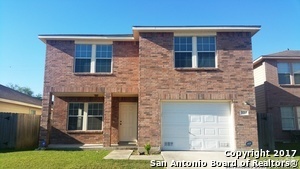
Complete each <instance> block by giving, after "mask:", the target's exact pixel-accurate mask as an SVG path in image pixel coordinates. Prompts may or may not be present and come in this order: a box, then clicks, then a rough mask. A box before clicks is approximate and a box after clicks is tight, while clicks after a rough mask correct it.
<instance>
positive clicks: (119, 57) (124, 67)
mask: <svg viewBox="0 0 300 169" xmlns="http://www.w3.org/2000/svg"><path fill="white" fill-rule="evenodd" d="M138 47H139V46H138V42H118V41H116V42H114V43H113V74H112V75H105V76H100V75H84V74H83V75H80V74H74V72H73V66H74V64H73V63H74V52H75V42H74V41H59V40H51V41H47V49H46V66H45V79H44V95H43V112H42V119H41V132H40V139H41V140H46V141H47V143H49V133H51V137H53V132H50V130H51V127H50V125H49V124H50V123H47V122H48V120H49V121H50V118H49V117H50V112H51V107H50V106H49V105H51V98H52V93H54V94H55V93H86V92H88V93H95V94H98V95H99V96H101V95H102V97H103V96H105V97H109V95H110V94H111V93H112V92H114V93H136V94H137V93H138V81H139V77H138V74H139V67H138V60H139V58H138ZM62 99H63V98H62ZM102 100H103V99H102ZM56 101H57V102H58V103H56V104H62V109H63V111H62V112H59V113H61V114H60V115H54V113H55V112H57V111H56V109H57V107H54V111H53V120H54V121H56V120H57V119H56V118H62V119H60V120H63V121H64V123H62V125H64V126H61V127H60V129H62V128H64V129H62V131H63V133H66V132H65V129H66V123H65V121H66V115H67V104H66V103H60V102H61V100H60V99H56V100H55V102H56ZM56 104H54V105H56ZM109 104H110V103H108V105H109ZM105 112H111V106H110V107H107V106H106V109H105ZM61 115H64V116H61ZM106 117H109V116H105V118H106ZM110 119H111V118H108V119H107V120H108V121H110ZM105 124H107V123H105ZM109 124H110V123H109ZM104 128H105V129H107V130H104V131H103V132H104V134H108V135H110V126H107V125H104ZM54 132H55V131H54ZM107 132H108V133H107ZM102 134H103V133H102ZM102 134H101V135H100V136H99V135H97V134H93V133H89V134H88V135H89V136H85V134H82V133H81V134H79V133H76V134H72V135H71V137H72V138H76V139H77V138H78V141H79V142H85V143H92V142H93V141H92V140H97V142H93V143H103V142H104V141H103V139H101V138H102ZM96 135H97V136H96ZM91 137H95V138H93V139H91ZM98 138H100V141H99V139H98ZM69 140H70V139H69ZM50 141H54V143H58V142H59V141H57V140H50ZM73 141H74V143H77V141H75V140H73ZM106 141H108V142H107V143H106V144H107V145H110V144H111V143H110V140H106Z"/></svg>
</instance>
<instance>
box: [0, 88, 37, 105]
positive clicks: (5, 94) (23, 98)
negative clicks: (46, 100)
mask: <svg viewBox="0 0 300 169" xmlns="http://www.w3.org/2000/svg"><path fill="white" fill-rule="evenodd" d="M0 98H2V99H7V100H13V101H18V102H23V103H28V104H33V105H37V106H42V100H40V99H38V98H34V97H31V96H28V95H26V94H24V93H21V92H18V91H16V90H13V89H11V88H9V87H5V86H3V85H1V84H0Z"/></svg>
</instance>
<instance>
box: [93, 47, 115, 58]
mask: <svg viewBox="0 0 300 169" xmlns="http://www.w3.org/2000/svg"><path fill="white" fill-rule="evenodd" d="M96 58H112V45H97V46H96Z"/></svg>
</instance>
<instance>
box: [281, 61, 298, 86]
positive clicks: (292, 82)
mask: <svg viewBox="0 0 300 169" xmlns="http://www.w3.org/2000/svg"><path fill="white" fill-rule="evenodd" d="M278 63H286V64H288V68H289V73H290V83H289V84H279V71H278ZM293 63H300V62H292V61H280V62H277V78H278V84H279V85H300V84H295V78H294V69H293Z"/></svg>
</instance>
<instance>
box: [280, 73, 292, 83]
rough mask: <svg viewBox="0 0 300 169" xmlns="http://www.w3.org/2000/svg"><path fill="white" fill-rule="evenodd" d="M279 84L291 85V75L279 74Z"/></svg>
mask: <svg viewBox="0 0 300 169" xmlns="http://www.w3.org/2000/svg"><path fill="white" fill-rule="evenodd" d="M278 80H279V84H291V81H290V74H289V73H288V74H284V73H279V74H278Z"/></svg>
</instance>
